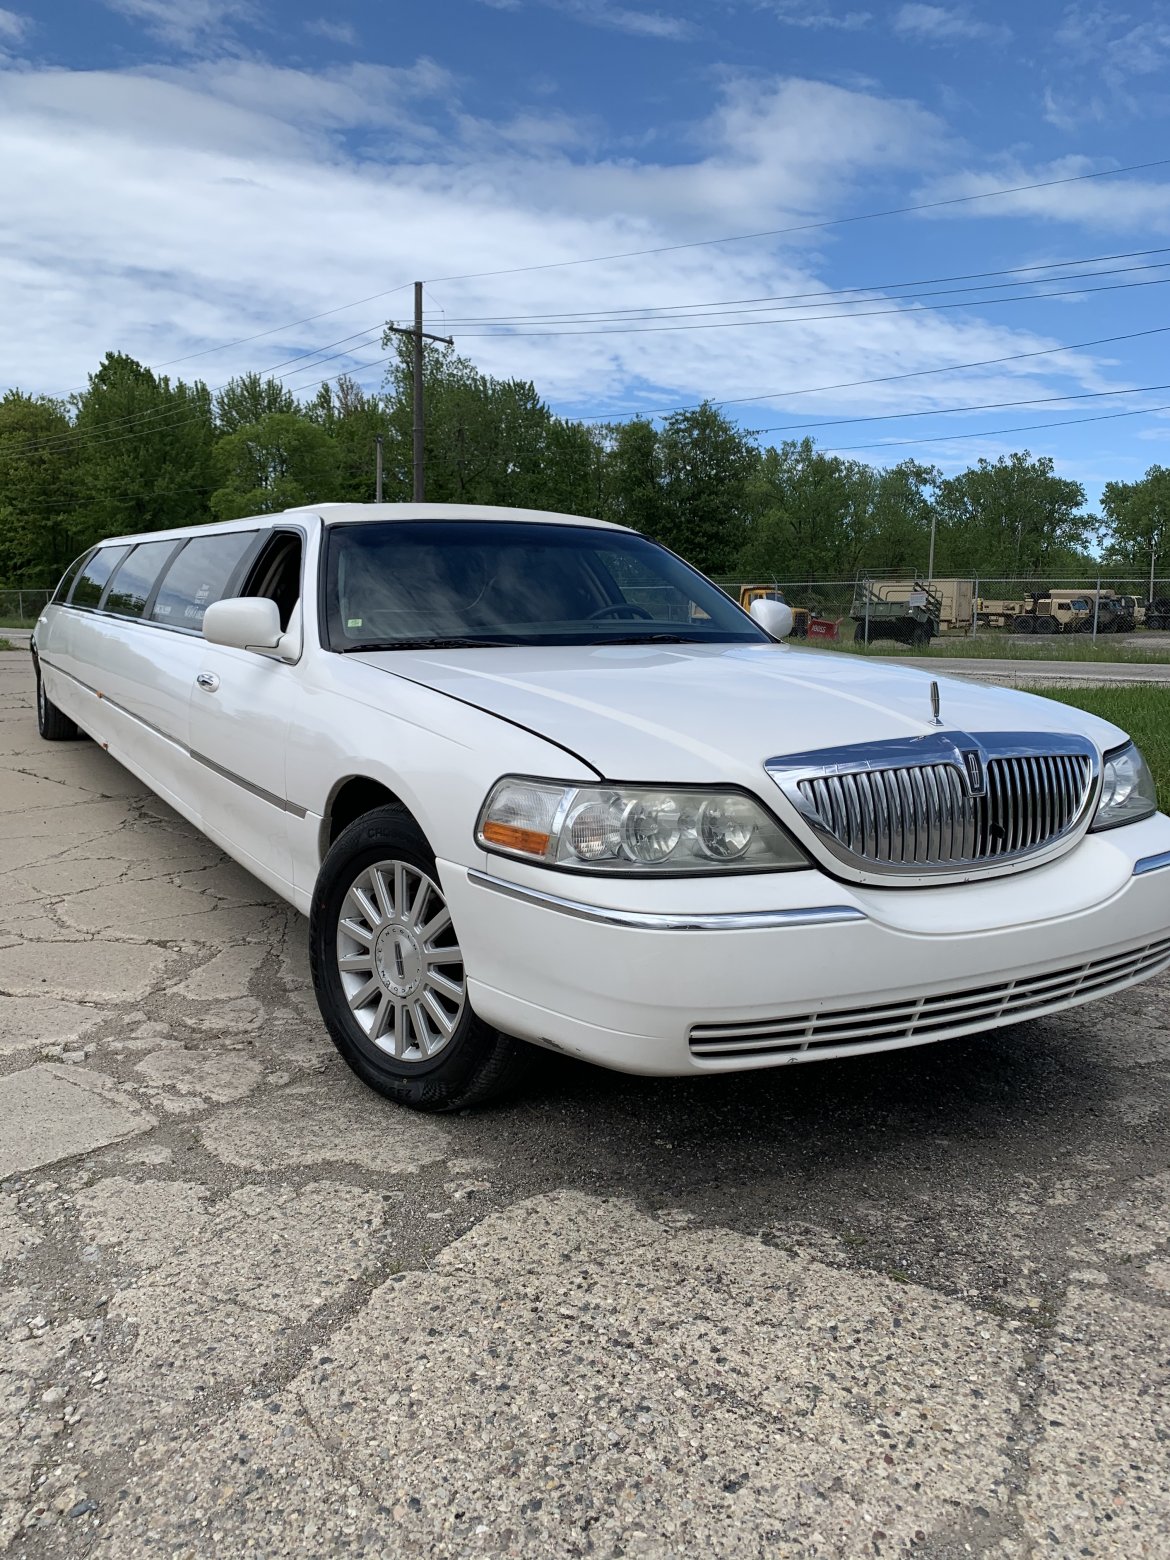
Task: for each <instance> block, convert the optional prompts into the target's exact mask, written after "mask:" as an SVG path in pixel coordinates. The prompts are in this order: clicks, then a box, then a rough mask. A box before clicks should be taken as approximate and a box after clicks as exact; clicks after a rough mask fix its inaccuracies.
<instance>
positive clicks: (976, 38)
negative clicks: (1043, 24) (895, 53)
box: [894, 4, 1011, 43]
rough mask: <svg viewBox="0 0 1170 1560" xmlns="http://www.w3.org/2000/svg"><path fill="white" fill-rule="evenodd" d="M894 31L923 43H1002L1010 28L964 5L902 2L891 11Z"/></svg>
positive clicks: (1007, 36)
mask: <svg viewBox="0 0 1170 1560" xmlns="http://www.w3.org/2000/svg"><path fill="white" fill-rule="evenodd" d="M894 31H895V32H898V33H901V34H902V35H903V36H904V37H907V38H917V39H918V40H920V41H921V42H923V43H964V42H969V43H973V42H984V43H1004V42H1006V41H1007V40H1008V39H1009V38H1010V37H1011V29H1010V28H1008V27H1004V26H997V25H994V24H992V23H990V22H981V21H978V20H976V19H975V18H974V17H971V16H969V15H968V14H967V12H966V10H965V9H961V8H958V7H953V6H943V5H918V4H913V5H903V6H901V7H900V8H899V9H898V11H897V12H896V13H895V15H894Z"/></svg>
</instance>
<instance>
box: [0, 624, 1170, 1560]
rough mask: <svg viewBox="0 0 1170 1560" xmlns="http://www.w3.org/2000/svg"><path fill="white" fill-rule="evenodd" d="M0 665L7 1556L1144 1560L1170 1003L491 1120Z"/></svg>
mask: <svg viewBox="0 0 1170 1560" xmlns="http://www.w3.org/2000/svg"><path fill="white" fill-rule="evenodd" d="M31 694H32V681H31V676H30V674H29V668H28V662H27V659H26V658H25V657H24V656H18V655H11V656H4V657H0V706H2V707H3V708H4V710H5V714H4V717H3V719H2V720H0V794H2V795H3V798H4V803H5V805H4V807H3V808H2V809H0V1554H6V1555H13V1556H21V1557H28V1560H58V1557H60V1560H89V1557H91V1556H92V1557H95V1560H96V1557H100V1556H108V1557H111V1560H131V1557H133V1560H139V1557H140V1556H142V1555H149V1554H152V1553H159V1554H168V1555H176V1556H182V1557H184V1560H203V1557H208V1560H210V1557H212V1556H215V1557H218V1556H221V1555H232V1556H240V1557H256V1560H259V1557H261V1556H263V1557H264V1560H277V1557H281V1556H287V1557H290V1560H291V1557H301V1556H306V1555H317V1554H332V1553H338V1552H344V1553H346V1554H351V1555H354V1556H367V1557H374V1556H378V1557H383V1560H390V1557H398V1556H412V1555H418V1556H424V1555H425V1556H428V1557H429V1556H434V1557H444V1556H450V1557H455V1556H459V1557H462V1556H488V1555H493V1556H494V1555H517V1556H523V1557H532V1560H546V1557H547V1556H549V1555H567V1556H598V1557H602V1556H604V1557H609V1556H617V1555H627V1556H628V1555H646V1556H654V1557H660V1556H661V1557H667V1556H669V1557H672V1560H673V1557H676V1556H696V1557H697V1556H706V1555H718V1556H727V1557H737V1560H738V1557H741V1556H743V1557H753V1560H754V1557H759V1556H763V1555H768V1556H772V1555H778V1556H791V1557H793V1560H805V1557H814V1556H815V1557H829V1556H832V1557H835V1560H854V1557H858V1560H860V1557H861V1556H879V1557H881V1556H888V1555H896V1554H916V1555H923V1556H927V1557H930V1560H966V1557H967V1556H978V1557H988V1560H990V1557H997V1560H1040V1557H1044V1560H1064V1557H1065V1556H1068V1557H1073V1556H1081V1555H1086V1556H1090V1557H1092V1560H1132V1557H1143V1560H1144V1557H1151V1560H1152V1557H1161V1556H1164V1555H1166V1554H1167V1553H1170V1457H1168V1455H1167V1447H1168V1446H1170V1442H1168V1441H1167V1440H1166V1435H1167V1431H1166V1427H1165V1411H1164V1404H1165V1401H1166V1398H1167V1395H1168V1394H1170V1379H1168V1367H1167V1360H1168V1358H1170V1170H1168V1167H1167V1157H1166V1150H1165V1143H1166V1128H1167V1121H1168V1110H1170V1074H1168V1073H1167V1069H1166V1065H1165V1064H1166V1061H1167V1058H1168V1057H1170V1023H1168V1018H1167V1015H1168V1005H1167V998H1168V997H1170V982H1168V981H1167V980H1165V979H1162V980H1161V981H1159V982H1155V983H1153V984H1151V985H1148V986H1146V987H1143V988H1140V989H1138V990H1136V991H1133V992H1130V993H1126V994H1124V995H1122V996H1121V997H1118V998H1115V999H1113V1000H1111V1001H1109V1002H1107V1003H1104V1004H1101V1005H1099V1006H1097V1007H1093V1008H1086V1009H1081V1010H1077V1011H1075V1012H1073V1013H1071V1014H1068V1015H1065V1016H1064V1017H1063V1018H1061V1019H1058V1020H1045V1021H1042V1022H1039V1023H1033V1024H1030V1025H1024V1026H1020V1027H1019V1028H1018V1029H1014V1030H1011V1031H1003V1032H1000V1033H998V1034H994V1035H990V1036H984V1037H978V1038H975V1039H973V1040H970V1041H965V1042H958V1043H952V1044H949V1045H944V1046H936V1047H925V1048H923V1049H921V1050H918V1051H909V1052H902V1053H898V1054H894V1055H890V1056H887V1057H881V1058H874V1059H870V1060H867V1061H861V1062H854V1063H848V1064H841V1065H825V1066H821V1067H808V1068H802V1069H795V1070H786V1071H785V1072H783V1073H782V1074H781V1073H776V1074H754V1075H749V1076H746V1077H742V1078H738V1079H736V1078H719V1079H704V1080H699V1081H695V1082H670V1081H653V1080H644V1079H628V1078H620V1077H616V1076H614V1075H606V1074H602V1073H599V1072H595V1071H593V1070H591V1069H588V1068H585V1067H581V1066H577V1065H575V1064H571V1063H569V1062H567V1061H564V1060H562V1059H559V1058H555V1057H552V1056H548V1057H544V1058H541V1059H539V1060H538V1062H537V1066H536V1075H535V1078H534V1081H533V1083H532V1084H531V1086H530V1087H529V1088H528V1090H527V1091H526V1092H524V1093H523V1094H521V1095H520V1096H518V1097H517V1098H516V1099H515V1100H513V1101H511V1102H509V1103H507V1104H505V1105H503V1106H500V1107H498V1108H496V1109H494V1110H492V1111H485V1112H482V1113H479V1114H474V1115H470V1116H459V1117H455V1118H453V1119H449V1120H442V1121H432V1120H428V1119H425V1118H420V1117H416V1116H412V1115H409V1114H404V1113H402V1112H400V1111H398V1110H397V1109H395V1108H394V1107H392V1106H390V1105H388V1104H386V1103H385V1102H384V1101H382V1100H380V1099H379V1098H378V1097H376V1096H375V1095H373V1094H372V1093H370V1092H369V1091H368V1090H365V1089H364V1088H363V1087H362V1086H361V1085H360V1084H358V1083H357V1082H356V1080H355V1079H353V1078H352V1076H351V1075H350V1074H349V1073H348V1072H347V1071H346V1070H345V1069H344V1067H343V1066H342V1065H341V1063H340V1061H339V1060H338V1058H337V1057H336V1054H335V1053H334V1051H333V1049H332V1047H331V1046H330V1045H329V1043H328V1039H327V1037H326V1035H325V1033H324V1030H323V1027H322V1025H321V1023H320V1020H319V1017H318V1015H317V1013H316V1008H315V1003H314V1000H313V995H312V989H311V985H310V983H309V979H308V970H307V959H306V956H305V928H304V923H303V922H302V921H301V919H300V918H299V917H298V916H297V915H296V914H295V913H294V912H292V911H291V910H289V909H288V907H287V906H284V905H282V904H279V903H277V902H275V901H273V900H272V899H271V897H270V896H269V895H268V893H267V891H266V890H264V889H263V888H262V887H260V886H259V885H258V884H256V883H254V882H253V881H252V879H250V878H249V877H248V876H247V875H246V874H245V873H243V872H241V871H240V869H239V868H237V867H236V866H234V865H233V864H232V863H230V862H228V861H226V860H225V858H224V857H223V856H222V854H221V853H220V852H219V851H218V850H217V849H216V848H215V847H214V846H212V845H211V844H209V843H208V842H207V841H206V840H204V839H202V838H201V837H200V836H199V835H198V833H197V832H196V831H195V830H193V829H191V828H189V827H188V826H187V825H186V824H185V823H184V822H183V821H182V820H181V819H179V818H177V817H176V816H175V815H174V814H173V813H172V812H170V810H169V809H168V808H167V807H166V806H165V805H164V804H163V803H161V802H159V801H158V800H157V799H155V798H153V797H151V796H150V795H149V793H148V792H146V790H145V789H144V788H143V787H142V786H140V785H139V784H138V782H137V781H136V780H134V779H133V777H131V776H129V775H127V774H126V772H125V771H123V770H121V769H120V768H119V767H118V766H117V765H116V764H115V763H114V762H113V761H112V760H111V759H110V758H109V757H108V756H107V755H106V754H105V753H103V752H102V751H101V750H100V749H98V748H96V747H95V746H94V745H93V744H91V743H89V742H80V743H76V744H56V745H49V744H44V743H40V742H39V740H38V739H37V736H36V731H35V723H34V720H33V716H32V699H31Z"/></svg>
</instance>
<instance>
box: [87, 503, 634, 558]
mask: <svg viewBox="0 0 1170 1560" xmlns="http://www.w3.org/2000/svg"><path fill="white" fill-rule="evenodd" d="M293 519H299V520H313V519H318V520H320V521H321V523H322V524H323V525H340V524H342V523H344V524H346V525H351V524H353V523H354V522H355V521H363V520H522V521H531V522H536V521H541V522H543V523H544V524H545V525H548V524H549V523H552V524H554V525H591V526H597V527H598V529H600V530H605V531H625V530H628V529H629V528H628V527H627V526H624V525H614V524H613V523H612V522H611V521H609V520H594V519H591V518H590V517H589V516H587V515H562V514H555V513H553V512H552V511H550V510H546V509H512V508H508V507H506V506H504V505H496V504H301V505H300V506H299V507H298V508H296V509H281V510H277V511H276V512H275V513H273V514H270V515H241V516H240V518H239V519H238V520H218V521H212V522H210V523H209V524H207V525H184V526H179V527H177V528H176V529H175V530H172V531H138V532H135V533H134V534H133V535H129V534H127V535H125V536H107V537H105V538H104V540H103V541H102V544H101V545H102V546H103V547H109V546H114V545H115V544H117V543H121V542H140V541H152V542H158V541H166V540H167V539H168V538H170V537H174V538H175V539H176V540H178V538H179V537H181V536H215V535H216V534H222V533H226V532H231V531H238V530H240V528H241V527H245V526H246V527H248V528H249V529H250V530H255V529H256V527H257V526H277V525H280V524H281V522H282V521H283V522H287V521H289V520H293Z"/></svg>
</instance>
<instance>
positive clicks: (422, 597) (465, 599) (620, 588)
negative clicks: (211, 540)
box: [326, 520, 767, 651]
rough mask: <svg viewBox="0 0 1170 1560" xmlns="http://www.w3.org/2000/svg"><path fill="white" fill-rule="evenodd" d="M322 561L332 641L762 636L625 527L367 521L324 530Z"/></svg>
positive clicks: (382, 644)
mask: <svg viewBox="0 0 1170 1560" xmlns="http://www.w3.org/2000/svg"><path fill="white" fill-rule="evenodd" d="M326 567H327V573H326V623H327V631H328V638H329V646H330V648H331V649H333V650H342V651H344V650H368V649H375V648H376V649H388V650H394V649H406V648H408V647H410V648H419V647H427V646H430V647H434V648H441V647H443V646H448V647H452V648H454V647H457V646H462V645H601V644H661V643H683V644H733V643H740V644H743V643H746V644H755V643H758V642H760V641H766V639H767V636H766V635H765V634H764V633H763V632H762V630H760V629H759V628H757V627H756V625H755V624H754V623H753V622H752V621H751V620H750V619H749V618H747V617H745V616H744V614H743V613H742V612H741V611H740V610H739V608H738V607H737V606H735V605H734V603H733V602H732V601H731V600H730V599H729V598H728V597H727V596H725V595H724V594H723V592H722V591H721V590H720V589H719V588H718V587H717V586H715V585H712V584H711V582H710V581H709V580H706V579H704V578H703V576H702V575H701V574H698V573H696V572H695V570H694V569H691V568H689V567H688V566H687V565H686V564H685V563H683V562H682V561H681V559H678V558H676V557H675V556H674V554H673V553H670V552H667V550H666V549H665V548H664V547H659V546H658V545H657V544H656V543H654V542H650V541H647V540H646V538H645V537H643V536H637V535H634V534H632V533H630V532H625V531H609V530H602V529H600V528H595V527H592V526H583V525H582V526H577V525H552V524H550V525H542V524H540V523H539V522H538V521H507V520H500V521H496V520H486V521H485V520H389V521H382V522H370V521H366V522H363V523H361V524H358V525H336V526H331V527H330V528H329V545H328V558H327V566H326Z"/></svg>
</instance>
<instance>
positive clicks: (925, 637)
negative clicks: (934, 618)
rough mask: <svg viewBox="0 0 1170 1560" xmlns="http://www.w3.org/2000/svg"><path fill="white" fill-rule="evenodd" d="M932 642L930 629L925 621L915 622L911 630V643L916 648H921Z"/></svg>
mask: <svg viewBox="0 0 1170 1560" xmlns="http://www.w3.org/2000/svg"><path fill="white" fill-rule="evenodd" d="M929 643H930V629H929V628H928V627H927V625H926V624H925V623H915V625H914V627H913V628H912V629H911V630H910V644H911V646H912V647H913V648H914V649H916V650H921V649H922V648H923V647H924V646H925V645H928V644H929Z"/></svg>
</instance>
